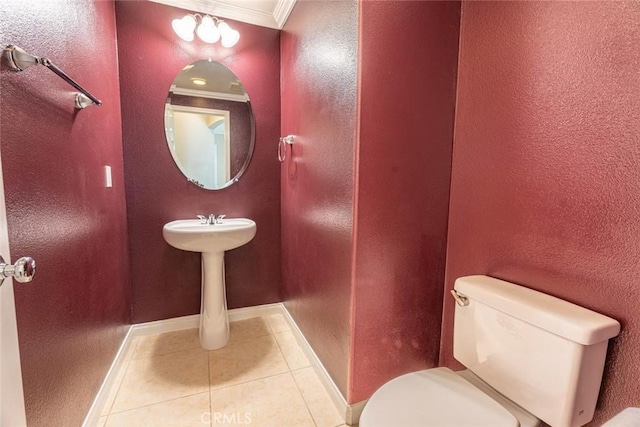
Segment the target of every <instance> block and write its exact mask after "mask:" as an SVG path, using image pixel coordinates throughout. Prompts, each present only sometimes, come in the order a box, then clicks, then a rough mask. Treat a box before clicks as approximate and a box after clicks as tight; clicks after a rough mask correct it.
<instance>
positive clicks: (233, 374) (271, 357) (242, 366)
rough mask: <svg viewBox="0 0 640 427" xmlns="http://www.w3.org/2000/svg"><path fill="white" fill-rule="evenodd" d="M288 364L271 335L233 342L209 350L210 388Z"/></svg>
mask: <svg viewBox="0 0 640 427" xmlns="http://www.w3.org/2000/svg"><path fill="white" fill-rule="evenodd" d="M288 370H289V368H288V367H287V363H286V362H285V360H284V356H283V355H282V352H281V351H280V348H279V347H278V343H277V342H276V340H275V338H274V337H273V336H272V335H267V336H264V337H258V338H254V339H252V340H248V341H236V342H233V341H232V342H230V343H229V344H227V345H226V346H225V347H223V348H221V349H219V350H213V351H210V352H209V373H210V379H211V388H212V389H218V388H222V387H227V386H230V385H234V384H239V383H242V382H246V381H253V380H257V379H260V378H264V377H267V376H271V375H277V374H281V373H284V372H287V371H288Z"/></svg>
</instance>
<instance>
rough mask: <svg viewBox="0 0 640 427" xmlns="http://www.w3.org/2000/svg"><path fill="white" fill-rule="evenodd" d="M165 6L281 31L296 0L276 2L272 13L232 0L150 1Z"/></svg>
mask: <svg viewBox="0 0 640 427" xmlns="http://www.w3.org/2000/svg"><path fill="white" fill-rule="evenodd" d="M150 1H152V2H154V3H161V4H165V5H167V6H174V7H179V8H181V9H186V10H191V11H194V12H200V13H206V14H209V15H214V16H216V17H219V18H227V19H233V20H234V21H240V22H246V23H248V24H253V25H258V26H261V27H267V28H274V29H276V30H281V29H282V27H284V24H285V22H286V21H287V18H288V17H289V14H290V13H291V10H292V9H293V7H294V6H295V4H296V0H277V1H274V2H273V6H274V7H273V11H271V12H265V11H262V10H256V9H253V8H251V7H248V6H246V5H244V4H242V3H241V2H237V1H236V2H233V1H232V0H150Z"/></svg>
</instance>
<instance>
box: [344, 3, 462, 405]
mask: <svg viewBox="0 0 640 427" xmlns="http://www.w3.org/2000/svg"><path fill="white" fill-rule="evenodd" d="M360 22H361V29H360V34H361V36H360V40H361V47H360V49H361V51H360V63H361V70H360V75H361V80H360V93H361V104H360V107H359V108H360V142H359V160H358V178H357V188H358V189H357V194H358V195H357V208H356V209H357V214H356V219H357V227H356V230H357V237H356V243H355V245H356V252H355V254H356V259H355V263H356V274H355V282H354V292H353V299H354V301H353V307H354V308H353V313H352V319H353V325H352V329H353V330H352V334H353V348H352V349H351V361H350V386H349V401H350V402H358V401H361V400H364V399H368V398H369V397H370V396H371V394H372V393H373V392H374V391H375V390H376V389H377V388H378V387H380V386H381V385H382V384H384V383H385V382H386V381H388V380H390V379H392V378H394V377H396V376H398V375H401V374H404V373H407V372H410V371H414V370H418V369H425V368H430V367H434V366H436V365H437V363H438V351H439V348H440V327H441V315H442V290H443V286H442V284H443V282H444V267H445V250H446V235H447V213H448V206H449V179H450V171H451V146H452V142H453V115H454V104H455V76H456V63H457V53H458V33H459V22H460V3H459V2H435V1H428V2H404V1H402V2H396V1H393V2H379V1H365V2H362V3H361V17H360ZM398 28H402V31H398V30H397V29H398ZM416 40H420V42H419V43H417V42H416Z"/></svg>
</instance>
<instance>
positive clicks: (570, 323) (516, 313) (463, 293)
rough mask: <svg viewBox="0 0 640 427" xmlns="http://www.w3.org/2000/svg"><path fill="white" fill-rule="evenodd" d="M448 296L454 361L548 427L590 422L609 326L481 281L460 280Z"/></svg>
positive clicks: (536, 295) (560, 304)
mask: <svg viewBox="0 0 640 427" xmlns="http://www.w3.org/2000/svg"><path fill="white" fill-rule="evenodd" d="M455 291H456V292H457V294H458V295H459V298H457V304H456V308H455V326H454V341H453V355H454V357H455V358H456V359H457V360H458V361H460V362H461V363H462V364H464V365H465V366H466V367H467V368H469V369H470V370H471V371H473V372H474V373H475V374H476V375H477V376H479V377H480V378H481V379H482V380H483V381H485V382H486V383H487V384H489V385H490V386H492V387H493V388H494V389H496V390H498V391H499V392H500V393H501V394H503V395H504V396H506V397H507V398H509V399H510V400H512V401H513V402H515V403H517V404H519V405H520V406H522V407H523V408H524V409H526V410H527V411H529V412H531V413H532V414H533V415H535V416H536V417H538V418H540V419H541V420H542V421H544V422H545V423H547V424H549V425H551V426H553V427H574V426H582V425H584V424H586V423H588V422H589V421H591V419H592V418H593V413H594V411H595V407H596V401H597V399H598V392H599V390H600V383H601V381H602V372H603V370H604V362H605V357H606V354H607V343H608V341H609V338H612V337H615V336H616V335H618V333H619V332H620V324H619V323H618V322H617V321H616V320H614V319H611V318H609V317H606V316H603V315H602V314H599V313H596V312H593V311H591V310H588V309H586V308H583V307H580V306H577V305H575V304H571V303H569V302H567V301H563V300H561V299H558V298H555V297H552V296H550V295H546V294H543V293H541V292H537V291H534V290H532V289H528V288H525V287H522V286H518V285H515V284H513V283H509V282H505V281H503V280H498V279H494V278H492V277H487V276H467V277H461V278H459V279H457V280H456V282H455ZM464 304H466V305H464Z"/></svg>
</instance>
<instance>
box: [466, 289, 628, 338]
mask: <svg viewBox="0 0 640 427" xmlns="http://www.w3.org/2000/svg"><path fill="white" fill-rule="evenodd" d="M454 289H455V290H456V291H457V292H459V293H461V294H463V295H464V296H466V297H468V298H469V299H471V300H472V301H477V302H480V303H482V304H484V305H487V306H489V307H492V308H494V309H495V310H498V311H501V312H503V313H505V314H507V315H509V316H512V317H515V318H517V319H520V320H522V321H524V322H527V323H530V324H532V325H534V326H537V327H539V328H542V329H544V330H546V331H548V332H551V333H553V334H556V335H559V336H561V337H563V338H566V339H568V340H571V341H573V342H576V343H579V344H582V345H591V344H596V343H599V342H601V341H604V340H607V339H609V338H613V337H615V336H616V335H618V333H620V323H618V321H617V320H614V319H612V318H610V317H607V316H604V315H602V314H600V313H596V312H595V311H591V310H588V309H586V308H584V307H580V306H578V305H575V304H572V303H570V302H567V301H564V300H561V299H559V298H556V297H552V296H551V295H547V294H543V293H542V292H538V291H534V290H533V289H529V288H525V287H524V286H519V285H516V284H513V283H510V282H506V281H504V280H500V279H495V278H493V277H489V276H465V277H460V278H458V279H457V280H456V282H455V285H454Z"/></svg>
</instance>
